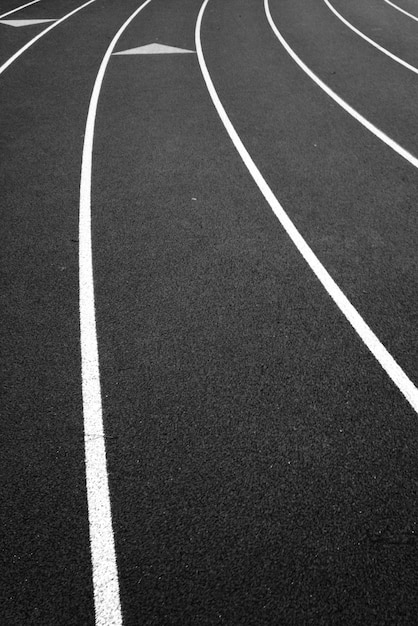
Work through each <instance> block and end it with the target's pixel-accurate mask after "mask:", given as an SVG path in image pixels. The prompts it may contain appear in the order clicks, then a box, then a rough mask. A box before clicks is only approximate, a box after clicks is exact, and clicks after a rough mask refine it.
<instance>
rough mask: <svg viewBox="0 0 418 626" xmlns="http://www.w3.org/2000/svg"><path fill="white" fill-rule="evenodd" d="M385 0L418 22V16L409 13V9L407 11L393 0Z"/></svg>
mask: <svg viewBox="0 0 418 626" xmlns="http://www.w3.org/2000/svg"><path fill="white" fill-rule="evenodd" d="M385 2H386V4H388V5H389V6H391V7H392V8H394V9H396V10H397V11H400V12H401V13H403V14H404V15H406V16H407V17H409V18H411V19H413V20H414V21H415V22H418V16H416V15H413V14H412V13H409V11H405V9H403V8H402V7H400V6H399V5H398V4H394V3H393V2H388V0H385Z"/></svg>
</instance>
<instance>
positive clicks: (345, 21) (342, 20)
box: [324, 0, 418, 74]
mask: <svg viewBox="0 0 418 626" xmlns="http://www.w3.org/2000/svg"><path fill="white" fill-rule="evenodd" d="M324 2H325V4H326V5H327V7H328V8H329V9H330V10H331V11H332V12H333V13H334V15H335V16H336V17H338V19H339V20H340V21H341V22H342V23H343V24H345V25H346V26H347V27H348V28H350V29H351V30H352V31H353V32H354V33H356V35H358V36H359V37H361V38H362V39H364V40H365V41H367V43H369V44H370V45H372V46H373V47H374V48H376V49H377V50H379V51H380V52H383V54H386V56H388V57H389V58H390V59H392V60H393V61H396V63H399V64H400V65H403V66H404V67H406V69H408V70H410V71H411V72H414V73H415V74H418V68H416V67H415V66H414V65H410V64H409V63H407V62H406V61H404V60H403V59H401V58H399V57H398V56H396V55H395V54H393V53H392V52H389V50H387V49H386V48H384V47H383V46H381V45H379V44H378V43H377V42H376V41H373V39H370V37H367V35H365V34H364V33H362V32H361V31H360V30H358V28H356V27H355V26H353V25H352V24H351V23H350V22H349V21H348V20H346V19H345V17H343V16H342V15H341V13H338V11H337V9H335V8H334V7H333V6H332V4H331V3H330V2H329V0H324Z"/></svg>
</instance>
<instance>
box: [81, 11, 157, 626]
mask: <svg viewBox="0 0 418 626" xmlns="http://www.w3.org/2000/svg"><path fill="white" fill-rule="evenodd" d="M150 2H151V0H146V2H144V3H143V4H142V5H141V6H140V7H139V8H138V9H136V11H134V13H132V15H131V16H130V17H129V19H127V20H126V22H125V23H124V24H123V26H121V28H120V29H119V30H118V32H117V33H116V35H115V36H114V37H113V39H112V41H111V42H110V45H109V47H108V49H107V50H106V53H105V55H104V57H103V60H102V62H101V64H100V68H99V71H98V74H97V76H96V80H95V83H94V87H93V91H92V95H91V99H90V104H89V110H88V114H87V121H86V130H85V135H84V145H83V156H82V164H81V181H80V217H79V220H80V221H79V281H80V343H81V371H82V386H83V413H84V433H85V453H86V482H87V500H88V510H89V527H90V546H91V559H92V566H93V587H94V605H95V612H96V624H97V626H119V625H120V624H122V612H121V607H120V598H119V581H118V572H117V565H116V554H115V542H114V536H113V528H112V514H111V505H110V496H109V484H108V475H107V466H106V447H105V439H104V431H103V415H102V398H101V391H100V371H99V356H98V346H97V334H96V313H95V302H94V282H93V259H92V241H91V175H92V158H93V141H94V127H95V121H96V113H97V104H98V101H99V95H100V90H101V87H102V83H103V78H104V75H105V71H106V68H107V65H108V63H109V59H110V57H111V54H112V52H113V50H114V47H115V45H116V43H117V41H118V39H119V38H120V36H121V35H122V33H123V31H124V30H125V29H126V28H127V26H128V25H129V24H130V23H131V22H132V20H133V19H134V18H135V17H136V16H137V15H138V13H139V12H140V11H142V9H144V8H145V7H146V6H147V4H149V3H150Z"/></svg>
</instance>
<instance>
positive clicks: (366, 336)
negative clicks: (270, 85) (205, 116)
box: [195, 0, 418, 413]
mask: <svg viewBox="0 0 418 626" xmlns="http://www.w3.org/2000/svg"><path fill="white" fill-rule="evenodd" d="M208 2H209V0H204V2H203V4H202V7H201V9H200V12H199V16H198V19H197V22H196V30H195V39H196V51H197V56H198V59H199V64H200V69H201V71H202V74H203V78H204V80H205V83H206V86H207V88H208V91H209V94H210V96H211V98H212V101H213V104H214V105H215V108H216V110H217V112H218V115H219V117H220V118H221V120H222V123H223V125H224V126H225V129H226V131H227V133H228V134H229V136H230V138H231V140H232V142H233V144H234V146H235V148H236V149H237V151H238V153H239V155H240V157H241V159H242V160H243V162H244V163H245V165H246V167H247V169H248V171H249V172H250V174H251V176H252V177H253V179H254V181H255V182H256V184H257V185H258V188H259V189H260V191H261V193H262V194H263V196H264V198H265V199H266V200H267V202H268V203H269V205H270V207H271V208H272V210H273V211H274V213H275V215H276V216H277V218H278V219H279V221H280V223H281V224H282V226H283V228H284V229H285V231H286V232H287V234H288V235H289V237H290V238H291V240H292V241H293V243H294V244H295V246H296V247H297V249H298V250H299V252H300V253H301V255H302V256H303V258H304V259H305V261H306V262H307V263H308V265H309V267H310V268H311V269H312V271H313V272H314V274H315V275H316V277H317V278H318V280H319V281H320V282H321V284H322V285H323V287H324V288H325V289H326V291H327V292H328V294H329V295H330V296H331V298H332V299H333V300H334V302H335V304H336V305H337V306H338V308H339V309H340V311H341V312H342V313H343V315H344V316H345V317H346V319H347V320H348V321H349V322H350V324H351V325H352V327H353V328H354V330H355V331H356V332H357V334H358V335H359V337H360V338H361V339H362V340H363V342H364V343H365V345H366V346H367V347H368V348H369V350H370V352H371V353H372V354H373V356H374V357H375V358H376V359H377V361H378V362H379V363H380V365H381V366H382V367H383V369H384V370H385V371H386V373H387V374H388V376H389V377H390V378H391V379H392V381H393V382H394V383H395V385H396V386H397V387H398V389H399V390H400V391H401V392H402V394H403V395H404V396H405V398H406V399H407V400H408V402H409V403H410V405H411V406H412V408H413V409H414V410H415V411H416V412H417V413H418V389H417V388H416V387H415V385H414V384H413V383H412V381H411V380H410V379H409V378H408V377H407V375H406V374H405V372H404V371H403V370H402V369H401V368H400V367H399V365H398V364H397V363H396V361H395V360H394V358H393V357H392V356H391V354H389V352H388V351H387V350H386V348H385V347H384V346H383V345H382V343H381V342H380V341H379V339H378V338H377V337H376V335H375V334H374V333H373V331H372V330H371V329H370V328H369V326H368V325H367V324H366V322H365V321H364V320H363V318H362V317H361V316H360V314H359V313H358V312H357V311H356V309H355V308H354V307H353V305H352V304H351V302H349V300H348V299H347V297H346V296H345V295H344V293H343V292H342V291H341V289H340V288H339V287H338V285H337V284H336V283H335V281H334V280H333V278H332V277H331V276H330V274H329V273H328V271H327V270H326V269H325V267H324V266H323V265H322V263H321V262H320V261H319V259H318V258H317V257H316V255H315V254H314V252H313V251H312V250H311V248H310V247H309V246H308V244H307V243H306V241H305V240H304V239H303V237H302V235H301V234H300V233H299V231H298V230H297V228H296V227H295V225H294V224H293V222H292V221H291V220H290V218H289V217H288V215H287V214H286V212H285V210H284V209H283V207H282V205H281V204H280V202H279V201H278V200H277V198H276V196H275V195H274V193H273V192H272V190H271V189H270V187H269V186H268V184H267V182H266V181H265V179H264V178H263V176H262V174H261V172H260V170H259V169H258V168H257V166H256V165H255V163H254V161H253V160H252V158H251V156H250V154H249V153H248V151H247V149H246V148H245V146H244V144H243V143H242V141H241V139H240V137H239V136H238V133H237V132H236V130H235V128H234V127H233V125H232V123H231V120H230V119H229V117H228V115H227V113H226V111H225V109H224V107H223V105H222V103H221V101H220V99H219V96H218V94H217V92H216V89H215V87H214V85H213V82H212V79H211V77H210V74H209V71H208V68H207V66H206V62H205V59H204V56H203V51H202V44H201V34H200V31H201V24H202V18H203V13H204V11H205V9H206V6H207V4H208ZM265 2H266V9H268V6H267V0H265Z"/></svg>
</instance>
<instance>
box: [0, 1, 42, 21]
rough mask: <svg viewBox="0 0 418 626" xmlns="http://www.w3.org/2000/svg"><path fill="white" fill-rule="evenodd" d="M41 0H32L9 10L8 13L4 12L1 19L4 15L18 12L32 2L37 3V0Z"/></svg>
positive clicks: (0, 17) (0, 16)
mask: <svg viewBox="0 0 418 626" xmlns="http://www.w3.org/2000/svg"><path fill="white" fill-rule="evenodd" d="M40 1H41V0H32V2H28V3H27V4H22V6H20V7H17V9H12V10H11V11H8V12H7V13H3V15H0V20H1V19H3V17H7V16H8V15H12V13H17V12H18V11H21V10H22V9H24V8H25V7H29V6H30V5H31V4H36V3H37V2H40Z"/></svg>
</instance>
